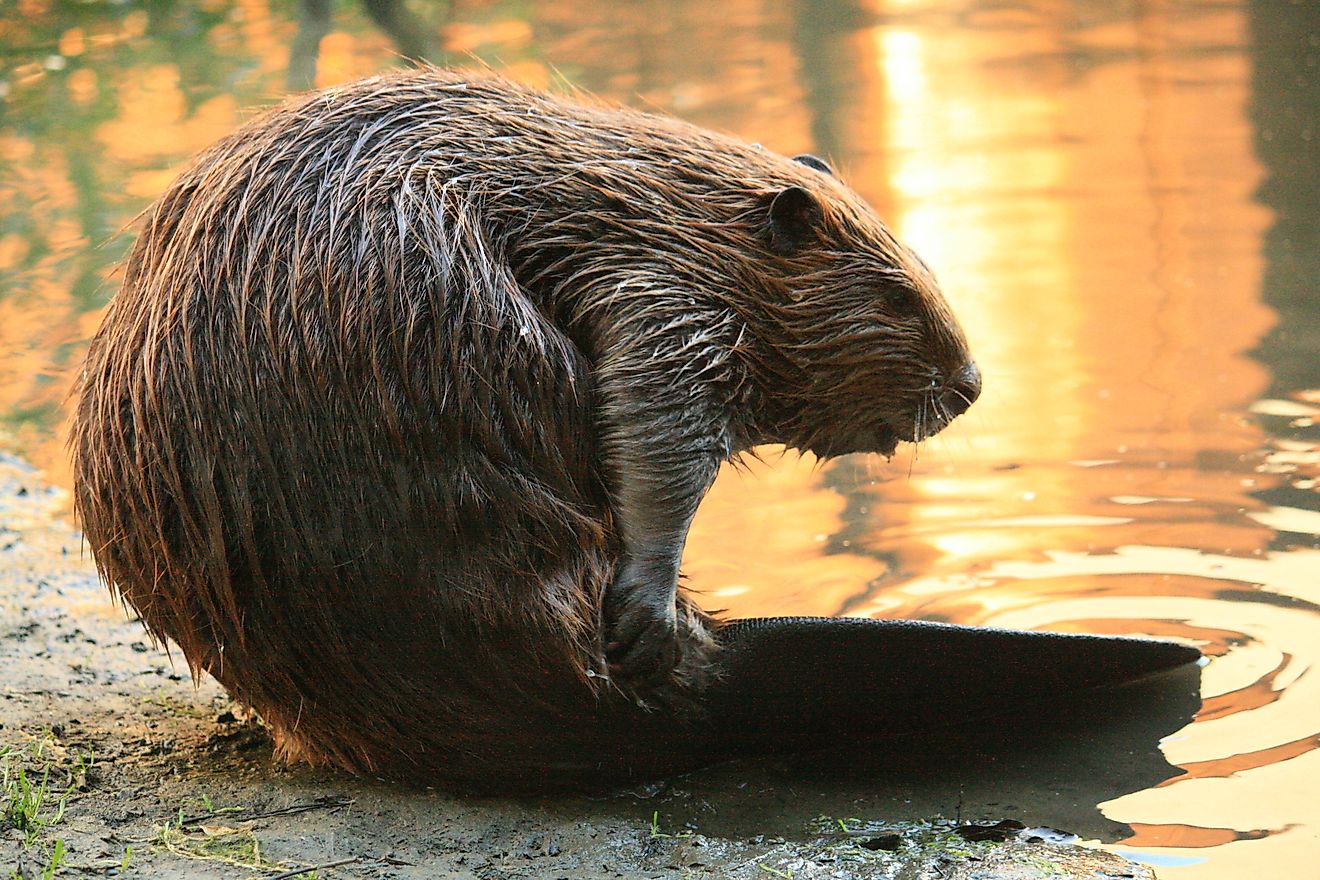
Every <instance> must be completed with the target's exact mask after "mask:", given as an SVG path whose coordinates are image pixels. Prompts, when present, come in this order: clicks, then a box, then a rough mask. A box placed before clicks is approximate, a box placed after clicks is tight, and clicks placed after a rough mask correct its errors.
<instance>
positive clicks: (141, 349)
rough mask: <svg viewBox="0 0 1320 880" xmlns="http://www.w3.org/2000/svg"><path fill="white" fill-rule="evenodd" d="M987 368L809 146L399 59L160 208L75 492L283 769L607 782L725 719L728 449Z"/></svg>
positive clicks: (662, 763) (866, 438) (125, 304)
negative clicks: (710, 547)
mask: <svg viewBox="0 0 1320 880" xmlns="http://www.w3.org/2000/svg"><path fill="white" fill-rule="evenodd" d="M980 384H981V380H980V374H979V372H978V369H977V367H976V365H975V364H974V362H973V360H972V359H971V357H970V355H969V353H968V347H967V342H966V339H965V337H964V334H963V331H962V330H961V329H960V327H959V325H958V323H957V321H956V320H955V318H954V317H953V315H952V313H951V311H950V308H949V306H948V304H947V303H946V301H945V299H944V298H943V296H942V295H941V293H940V290H939V288H938V286H937V284H936V281H935V279H934V277H933V276H932V274H931V271H930V270H929V269H928V268H927V266H926V265H925V264H924V263H923V262H922V261H921V260H920V259H919V258H918V257H917V256H916V255H915V254H914V253H913V252H912V251H911V250H909V249H908V248H907V247H905V246H904V245H902V244H901V243H899V241H898V240H896V239H895V237H894V236H893V235H892V234H891V233H890V231H889V230H888V229H887V228H886V227H885V226H884V224H883V223H882V222H881V221H880V220H879V219H878V218H877V217H876V216H875V214H874V213H873V212H872V210H871V209H870V208H869V207H868V206H867V205H866V203H865V202H864V201H863V200H862V199H861V198H860V197H859V196H858V195H857V194H855V193H854V192H853V191H852V190H850V189H849V188H848V187H847V186H845V185H844V184H843V183H842V182H841V181H840V180H839V178H838V177H837V176H836V175H835V174H834V173H833V171H832V170H831V168H830V167H829V165H827V164H826V163H825V162H823V161H822V160H820V159H817V158H815V157H811V156H801V157H797V158H796V159H791V158H786V157H783V156H780V155H777V154H775V153H773V152H771V151H770V150H767V149H764V148H762V147H760V146H756V145H751V144H747V143H744V142H741V141H738V140H736V139H734V138H731V137H727V136H723V135H720V134H716V133H712V132H709V131H705V130H702V129H700V128H697V127H694V126H692V125H689V124H685V123H683V122H680V121H677V120H674V119H670V118H664V117H661V116H657V115H648V114H644V113H640V112H636V111H632V110H628V109H622V108H618V107H611V106H605V105H602V104H598V103H593V102H591V101H589V100H585V99H580V98H577V99H567V98H562V97H553V96H550V95H547V94H543V93H540V92H538V91H535V90H531V89H528V88H525V87H522V86H520V85H516V84H514V83H511V82H508V81H505V80H503V79H500V78H497V77H494V76H490V75H480V76H472V75H467V74H461V73H455V72H446V71H442V70H437V69H425V70H420V71H410V72H399V73H392V74H388V75H384V76H379V77H375V78H371V79H366V80H363V81H360V82H356V83H352V84H349V85H345V86H342V87H338V88H332V89H328V90H325V91H321V92H316V93H312V94H310V95H307V96H303V97H300V98H297V99H294V100H292V101H290V102H288V103H285V104H283V105H282V106H278V107H276V108H274V109H272V110H270V111H268V112H266V113H264V114H263V115H261V116H259V117H257V118H255V119H253V120H251V121H249V122H248V123H246V124H245V125H243V126H241V127H240V128H239V129H238V130H237V131H235V132H234V133H232V134H231V135H229V136H228V137H225V138H224V139H222V140H221V141H219V142H218V143H217V144H215V145H214V146H213V147H211V148H210V149H208V150H206V151H205V152H203V153H202V154H201V155H200V156H199V157H198V158H197V159H196V160H195V161H194V162H193V164H192V165H191V167H189V168H188V169H187V170H185V171H184V172H183V173H182V174H181V176H180V177H179V178H178V179H177V180H176V181H174V183H173V184H172V185H171V186H170V187H169V188H168V190H167V191H166V192H165V193H164V195H162V196H161V197H160V199H159V200H158V201H157V202H156V203H155V204H154V205H153V206H152V207H151V208H150V209H149V210H148V211H147V212H146V213H145V215H144V218H143V220H142V224H141V231H140V234H139V236H138V238H137V240H136V243H135V245H134V246H133V248H132V251H131V254H130V256H129V257H128V259H127V263H126V267H125V271H124V276H123V284H122V288H121V289H120V290H119V292H118V293H117V295H116V296H115V297H114V298H113V300H112V301H111V303H110V305H109V307H108V308H107V311H106V314H105V316H104V318H103V321H102V324H101V327H100V329H99V331H98V332H97V333H96V335H95V338H94V339H93V340H92V341H91V344H90V347H89V350H88V353H87V358H86V365H85V370H84V373H83V375H82V379H81V383H80V389H79V400H78V404H77V408H76V414H75V419H74V425H73V430H72V440H71V446H72V454H73V459H74V467H75V487H76V488H75V506H76V511H77V514H78V515H79V517H80V520H81V523H82V525H83V528H84V531H85V535H86V538H87V540H88V542H89V545H90V547H91V550H92V553H93V555H94V557H95V560H96V562H97V565H98V567H99V570H100V572H101V574H102V576H103V578H104V579H105V581H106V582H107V583H108V584H109V585H110V586H111V588H112V590H114V591H115V592H116V593H117V595H118V596H119V597H121V599H122V600H123V601H124V602H126V603H127V604H128V605H129V606H131V607H132V608H133V609H134V610H135V611H136V612H137V614H138V615H139V616H140V617H141V619H142V621H143V622H144V623H145V625H146V627H147V628H148V630H149V631H150V633H151V634H152V635H153V636H154V637H155V638H157V639H159V640H164V639H170V640H173V641H174V642H175V643H177V645H178V646H179V648H180V649H181V650H182V652H183V655H184V656H185V657H186V658H187V661H188V663H189V665H190V667H191V669H192V671H193V674H194V676H199V675H200V674H201V673H203V672H205V673H208V674H210V675H212V676H213V677H215V678H216V679H217V680H218V681H219V682H220V683H221V684H222V685H223V686H224V687H225V688H226V689H227V690H228V691H229V693H230V694H231V695H232V696H233V697H234V698H235V699H237V700H239V701H241V702H243V703H245V704H247V705H249V706H251V707H252V708H253V709H255V710H256V712H257V713H259V715H260V717H261V718H262V719H263V720H264V722H265V723H266V724H267V725H268V726H269V727H270V729H271V730H272V732H273V734H274V737H275V740H276V742H277V744H278V747H279V749H280V751H281V754H283V755H284V756H285V757H289V758H294V757H301V758H304V759H306V760H309V761H312V762H314V763H320V764H330V765H335V766H338V767H342V768H347V769H349V770H352V771H357V772H366V773H373V774H377V775H381V776H397V777H403V776H406V777H408V778H410V779H414V780H423V781H427V782H431V781H436V782H442V783H449V784H451V785H454V786H458V787H469V788H481V789H488V790H489V789H516V788H524V787H531V788H539V787H548V786H554V785H559V784H578V783H583V782H589V783H593V784H594V783H596V782H600V781H604V782H609V781H613V780H618V779H622V778H630V777H633V776H637V775H641V774H646V773H654V772H656V771H658V770H664V769H666V768H668V767H670V766H672V764H673V760H674V759H673V758H672V757H667V756H666V755H665V754H664V749H661V748H657V747H656V742H657V739H656V735H652V734H648V735H647V736H649V739H648V738H647V736H642V735H641V733H639V732H642V731H648V730H651V731H654V730H656V729H658V727H657V725H662V724H667V725H670V726H669V727H666V728H665V730H669V729H671V728H672V729H682V727H683V725H684V724H685V723H687V722H686V721H685V720H684V719H688V718H695V717H699V716H700V714H701V711H702V709H701V706H700V700H701V694H702V693H703V691H704V690H705V689H706V688H707V687H708V682H709V679H710V677H711V673H710V670H711V668H712V664H713V663H716V662H717V658H718V652H719V648H718V638H717V635H718V632H719V630H720V628H721V623H720V622H719V621H718V620H716V619H715V618H713V617H712V616H710V615H708V614H706V613H705V612H703V611H702V610H701V609H700V608H699V607H698V606H697V605H696V604H695V603H694V602H693V600H692V599H691V597H689V596H688V595H686V594H685V593H684V591H683V590H682V589H680V587H679V559H680V555H681V553H682V549H683V544H684V539H685V535H686V533H687V530H688V527H689V524H690V523H691V521H692V517H693V514H694V513H695V512H696V509H697V505H698V503H699V502H700V500H701V498H702V496H703V494H704V493H705V492H706V491H707V489H708V488H709V487H710V485H711V483H712V481H713V479H714V477H715V474H716V471H717V469H718V467H719V466H720V464H721V462H723V461H725V460H728V459H730V458H732V457H735V456H737V455H739V454H740V453H742V452H744V451H746V450H748V449H750V448H752V447H754V446H756V445H758V444H765V443H778V444H784V445H786V446H789V447H793V448H797V449H801V450H810V451H811V452H813V453H815V454H816V455H817V456H820V457H822V458H827V457H832V456H838V455H843V454H845V453H852V452H875V453H880V454H882V455H886V456H889V455H892V454H893V453H894V451H895V448H896V446H897V445H898V444H899V443H900V442H904V441H919V440H921V439H923V438H925V437H928V436H930V435H932V434H934V433H935V432H937V431H938V430H940V429H941V428H943V427H944V426H945V425H947V424H948V423H949V422H950V421H951V420H952V419H953V418H954V417H956V416H957V415H959V414H960V413H962V412H963V411H965V410H966V409H967V407H968V406H970V405H971V404H972V402H973V401H975V400H976V398H977V395H978V393H979V391H980ZM665 736H668V734H665ZM675 736H677V734H675ZM662 738H663V737H662Z"/></svg>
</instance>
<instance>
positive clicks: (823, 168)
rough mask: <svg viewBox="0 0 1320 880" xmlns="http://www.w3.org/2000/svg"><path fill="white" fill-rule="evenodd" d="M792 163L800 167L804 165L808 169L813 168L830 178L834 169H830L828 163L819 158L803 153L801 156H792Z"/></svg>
mask: <svg viewBox="0 0 1320 880" xmlns="http://www.w3.org/2000/svg"><path fill="white" fill-rule="evenodd" d="M793 161H794V162H797V163H798V164H800V165H806V166H807V167H808V168H814V169H816V170H817V171H819V172H820V173H822V174H828V175H829V176H830V177H833V176H834V169H833V168H831V167H830V163H829V162H826V161H825V160H824V159H822V158H821V157H820V156H813V155H811V154H810V153H803V154H802V155H801V156H794V157H793Z"/></svg>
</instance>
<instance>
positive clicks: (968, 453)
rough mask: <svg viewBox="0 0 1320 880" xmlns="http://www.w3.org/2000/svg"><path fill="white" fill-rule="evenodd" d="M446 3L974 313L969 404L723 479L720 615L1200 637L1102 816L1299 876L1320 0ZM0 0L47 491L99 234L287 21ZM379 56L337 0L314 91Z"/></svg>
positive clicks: (1311, 647)
mask: <svg viewBox="0 0 1320 880" xmlns="http://www.w3.org/2000/svg"><path fill="white" fill-rule="evenodd" d="M418 10H419V12H423V11H426V10H425V9H424V8H423V7H422V6H421V5H419V6H418ZM437 10H438V11H434V12H426V15H425V16H423V20H422V21H421V22H420V23H419V24H416V25H414V26H412V27H410V28H405V29H404V31H403V36H405V37H407V36H409V35H411V39H413V40H414V41H416V40H417V39H418V38H417V36H416V35H417V34H423V35H431V34H434V35H435V36H434V38H433V42H432V43H431V45H430V48H428V49H427V51H435V52H436V53H437V55H438V57H439V58H440V59H441V60H446V59H451V60H452V59H459V60H461V59H464V58H470V57H475V58H477V59H480V60H482V61H483V62H485V63H489V64H491V65H492V66H494V67H496V68H499V69H501V70H504V71H506V72H507V73H508V74H509V75H511V76H514V77H516V78H518V79H521V80H524V81H528V82H531V83H534V84H539V85H545V86H550V87H553V86H556V85H562V84H563V83H565V82H568V83H572V84H573V85H577V86H581V87H584V88H586V89H588V90H590V91H593V92H596V93H598V94H601V95H603V96H606V97H608V98H612V99H616V100H619V101H624V102H627V103H631V104H635V105H638V106H642V107H651V108H655V109H659V110H664V111H668V112H671V113H675V114H678V115H680V116H683V117H685V118H687V119H690V120H692V121H694V122H697V123H700V124H704V125H708V126H712V127H716V128H720V129H723V130H726V131H731V132H734V133H736V134H739V135H741V136H743V137H746V138H748V139H750V140H755V141H759V142H761V143H764V144H766V145H767V146H769V147H771V148H773V149H776V150H778V151H781V152H784V153H787V154H793V153H797V152H804V151H812V152H816V153H819V154H822V155H828V156H830V157H831V158H832V159H833V161H834V163H835V165H836V166H837V167H838V168H839V169H840V170H841V172H842V174H843V175H844V176H845V177H846V178H847V179H848V180H849V181H850V182H851V183H852V184H853V185H854V186H855V187H856V188H857V189H858V190H860V191H861V192H862V193H863V194H865V195H866V196H867V197H868V198H869V199H870V200H871V201H872V203H873V204H875V205H876V207H877V208H878V209H879V210H880V211H881V213H882V214H883V215H884V216H885V217H886V218H888V220H889V221H890V223H891V225H892V226H893V227H894V228H895V229H896V230H897V231H898V233H899V234H900V235H901V236H903V237H904V238H906V239H907V240H908V241H909V242H910V243H912V244H913V245H914V246H915V247H916V248H917V250H918V251H919V252H921V253H922V254H923V255H924V256H925V258H926V259H927V261H928V262H929V263H931V264H932V266H934V267H935V268H936V270H937V272H938V273H939V275H940V278H941V281H942V283H943V285H944V287H945V289H946V291H947V292H948V295H949V298H950V299H951V300H952V302H953V303H954V305H955V307H956V309H957V311H958V312H959V314H960V315H961V316H962V319H963V322H964V324H965V326H966V328H967V331H968V335H969V337H970V339H971V343H972V345H973V348H974V350H975V352H976V354H977V357H978V360H979V362H980V364H981V366H982V372H983V374H984V375H985V377H986V378H985V385H986V390H985V393H984V395H983V396H982V399H981V401H980V402H978V403H977V405H976V406H975V407H974V408H973V409H972V411H971V412H970V413H969V414H968V415H967V416H965V417H964V418H962V419H959V420H958V422H957V423H956V424H955V425H954V427H953V428H951V429H950V430H949V431H947V432H945V434H943V435H941V436H940V437H938V438H936V439H935V440H933V441H931V442H928V443H927V444H925V445H923V446H922V447H921V449H920V450H919V451H918V452H917V453H914V452H913V451H912V450H910V449H905V450H904V451H901V452H900V454H899V456H898V457H896V458H895V459H894V460H893V461H892V462H889V463H885V462H884V461H882V460H880V459H868V458H858V459H844V460H840V461H837V462H833V463H829V464H826V465H824V466H817V464H816V463H814V462H812V461H810V460H801V459H798V458H796V457H795V456H793V455H791V454H789V455H783V456H780V455H779V454H778V453H777V452H776V451H774V450H767V451H766V454H765V455H764V463H753V464H752V465H751V467H750V468H749V473H747V474H738V473H735V472H729V473H726V474H724V475H723V476H722V477H721V478H720V480H719V482H718V483H717V485H716V487H715V489H714V490H713V492H712V494H711V496H710V497H709V498H708V500H707V501H706V503H705V505H704V506H703V508H702V510H701V513H700V515H699V517H698V521H697V523H696V525H695V526H694V529H693V533H692V536H691V539H690V541H689V546H688V552H687V557H686V570H687V572H688V574H689V576H690V579H691V583H692V585H693V586H694V587H696V588H697V589H699V590H702V591H704V592H705V593H706V595H707V596H708V597H709V598H708V600H707V601H708V604H709V605H711V606H718V607H724V608H727V609H729V610H730V612H732V613H735V614H739V615H752V614H777V613H779V614H782V613H811V614H832V615H839V614H852V615H868V616H869V615H874V616H900V617H922V618H928V619H937V620H950V621H955V622H960V623H976V624H992V625H1000V626H1017V627H1028V628H1050V629H1064V630H1076V631H1087V632H1112V633H1137V634H1151V635H1160V636H1172V637H1177V638H1184V639H1190V640H1193V641H1194V642H1196V643H1197V644H1199V645H1201V646H1202V647H1203V650H1204V651H1205V652H1206V653H1207V654H1208V655H1209V656H1211V657H1212V658H1213V660H1212V662H1211V663H1210V664H1209V666H1208V667H1207V668H1206V669H1205V672H1204V679H1203V694H1202V696H1203V701H1204V702H1203V706H1202V709H1201V711H1200V712H1199V713H1198V715H1197V717H1196V720H1195V721H1194V723H1192V724H1190V725H1189V726H1187V727H1186V728H1185V729H1183V730H1181V731H1180V732H1178V733H1177V734H1176V735H1174V736H1171V737H1168V738H1167V739H1166V740H1165V741H1164V742H1163V743H1162V746H1161V749H1162V751H1163V757H1164V759H1166V760H1167V761H1168V762H1169V763H1171V764H1173V765H1175V766H1176V767H1177V768H1181V775H1178V776H1175V777H1174V778H1173V779H1170V780H1168V781H1166V782H1164V783H1161V784H1158V785H1154V786H1153V787H1149V788H1143V789H1142V790H1139V791H1136V792H1134V793H1131V794H1126V795H1123V796H1120V797H1117V798H1114V799H1111V800H1107V801H1105V802H1104V803H1101V804H1099V805H1098V806H1099V809H1100V810H1101V811H1102V812H1103V814H1104V815H1105V817H1106V818H1107V819H1109V820H1111V821H1112V822H1113V823H1115V824H1116V825H1118V826H1119V827H1123V826H1126V827H1127V828H1130V829H1131V835H1130V836H1129V837H1127V839H1125V840H1123V841H1122V842H1121V843H1119V844H1118V845H1117V848H1119V849H1120V850H1122V851H1124V852H1128V853H1135V854H1139V856H1140V857H1142V858H1145V859H1148V860H1151V861H1152V862H1154V863H1157V864H1159V865H1161V866H1163V867H1161V869H1160V872H1161V876H1163V877H1166V878H1189V880H1190V878H1195V880H1210V878H1236V877H1241V876H1246V875H1247V874H1248V872H1250V871H1252V870H1253V869H1267V870H1268V871H1269V873H1270V874H1271V876H1277V877H1298V878H1301V877H1310V876H1314V871H1315V868H1314V856H1315V854H1316V853H1317V852H1318V851H1320V849H1318V845H1317V840H1316V835H1317V828H1320V802H1318V801H1317V800H1316V799H1315V798H1314V796H1313V792H1314V791H1315V790H1316V789H1317V787H1320V753H1317V750H1316V746H1317V744H1318V743H1320V678H1318V677H1317V670H1316V669H1315V666H1316V663H1317V660H1318V659H1320V656H1318V655H1320V613H1317V609H1318V604H1317V603H1320V495H1318V494H1317V480H1320V428H1318V427H1317V425H1316V422H1317V420H1320V357H1318V356H1317V352H1320V290H1317V282H1316V280H1315V279H1316V278H1317V277H1320V233H1317V230H1318V229H1320V7H1317V6H1316V5H1315V4H1314V3H1310V2H1303V3H1285V2H1282V0H1261V2H1256V3H1235V2H1190V0H1188V2H1175V0H1163V2H1160V0H1152V2H1144V3H1136V2H1127V3H1125V2H1117V0H1115V2H1105V3H1088V4H1062V3H1055V2H1048V0H1038V2H1021V3H999V2H974V0H947V2H929V3H923V2H900V0H893V2H888V3H886V2H880V0H876V2H874V3H869V4H868V3H859V4H858V5H856V6H853V5H849V4H845V3H840V2H814V3H808V2H806V0H802V2H799V3H789V4H783V3H777V2H772V0H727V2H724V3H718V4H712V3H709V2H671V3H655V2H653V3H638V4H619V3H611V2H608V0H593V2H582V3H575V4H571V5H569V4H553V3H542V4H536V3H528V2H518V3H515V2H504V3H501V2H480V3H478V2H471V0H468V2H462V0H460V2H455V3H453V4H452V7H451V8H450V9H449V11H448V12H445V11H442V10H440V8H439V7H437ZM0 16H2V17H0V50H2V51H3V56H2V57H3V64H4V69H3V73H0V96H2V98H0V447H4V448H7V449H10V450H13V451H17V452H20V453H21V454H23V455H25V456H27V457H28V458H30V459H32V460H34V461H36V462H37V463H38V464H40V465H41V466H42V467H44V468H45V469H46V470H47V473H48V474H49V475H50V476H51V478H52V479H53V480H55V481H57V482H67V466H66V464H65V463H64V455H63V451H62V447H61V439H60V425H61V422H62V420H63V418H64V416H65V413H66V411H67V405H66V395H67V392H68V387H69V384H70V381H71V376H72V373H73V370H74V369H75V368H76V364H77V362H78V358H79V356H80V353H81V351H82V346H83V341H84V340H85V339H86V338H87V336H88V335H89V334H90V333H91V332H92V330H93V329H94V328H95V326H96V323H97V320H98V316H99V312H100V309H101V308H102V306H103V305H104V303H105V301H106V299H107V298H108V297H109V296H110V294H111V293H112V292H113V291H114V289H115V284H116V277H115V274H114V266H115V263H116V260H118V259H119V258H120V257H121V256H122V254H123V253H124V250H125V248H126V247H127V244H128V241H129V239H128V237H127V236H126V235H124V234H122V233H121V232H120V230H121V228H122V227H123V226H124V225H125V224H127V223H129V222H130V221H131V219H132V217H133V216H134V214H135V213H136V212H137V211H139V210H140V209H141V208H143V207H144V206H145V205H146V204H147V203H148V202H149V200H150V199H151V198H152V197H153V196H154V195H155V194H157V193H158V192H159V191H160V190H161V189H162V187H164V185H165V184H166V183H167V182H168V180H169V179H170V178H171V177H172V175H173V174H174V173H175V172H176V171H177V169H178V168H179V166H180V163H182V162H183V161H184V160H185V159H186V157H187V156H189V155H190V154H192V153H193V152H195V151H196V150H198V149H200V148H201V147H203V146H205V145H206V144H208V143H209V142H211V141H212V140H214V139H216V138H217V137H219V136H220V135H222V134H224V133H226V132H228V131H230V130H231V129H232V128H233V127H234V126H235V125H237V124H238V122H239V121H241V120H242V119H243V118H245V116H246V114H247V112H248V110H249V108H252V107H255V106H259V105H262V104H264V103H267V102H269V101H271V100H274V99H277V98H278V97H279V96H280V95H281V94H284V93H285V92H286V91H287V88H288V80H289V76H288V73H287V71H288V70H289V69H290V46H291V45H293V44H294V43H295V42H296V36H297V32H298V29H299V24H298V18H299V11H298V7H297V6H296V5H295V4H293V3H274V4H269V5H268V4H267V3H266V2H263V0H238V2H230V0H211V2H203V3H200V4H190V3H171V2H166V0H160V2H150V3H136V2H131V0H130V2H122V3H115V4H109V5H94V4H65V3H56V2H42V0H23V2H20V3H18V4H17V6H11V7H6V11H5V12H3V13H0ZM305 27H307V30H306V31H305V33H310V32H311V28H310V26H305ZM422 42H423V43H425V42H426V39H423V40H422ZM409 51H411V50H409ZM395 52H396V49H395V43H393V42H392V41H391V38H390V37H389V36H387V35H386V34H385V33H384V32H383V31H381V30H380V29H378V28H377V27H376V26H374V24H373V23H372V22H371V21H370V20H369V19H368V18H367V17H366V16H365V14H364V13H362V12H361V11H360V10H359V9H358V8H357V7H356V6H353V5H352V4H340V5H339V7H337V8H336V9H335V10H334V18H333V20H332V21H331V22H330V24H329V33H328V34H327V36H326V37H325V38H324V40H323V41H322V43H321V51H320V57H319V65H318V67H317V72H316V77H317V82H319V83H320V84H330V83H334V82H340V81H343V80H346V79H350V78H353V77H356V76H359V75H364V74H368V73H371V72H373V71H376V70H378V69H380V68H381V67H383V66H386V65H389V64H391V63H394V58H395ZM292 66H293V68H294V70H295V74H294V76H295V78H296V77H298V76H303V77H308V76H310V72H311V67H310V60H309V58H308V57H307V56H306V54H305V53H304V54H302V55H301V56H299V57H295V58H294V59H293V65H292ZM1102 757H1103V756H1102ZM1118 757H1119V756H1117V755H1115V756H1114V759H1115V760H1117V759H1118ZM993 782H994V780H993V777H991V779H990V782H989V783H988V784H990V785H993Z"/></svg>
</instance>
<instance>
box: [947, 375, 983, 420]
mask: <svg viewBox="0 0 1320 880" xmlns="http://www.w3.org/2000/svg"><path fill="white" fill-rule="evenodd" d="M980 396H981V371H980V370H978V369H977V368H976V363H975V362H974V361H968V362H967V363H965V364H963V366H962V369H960V370H958V372H956V373H954V374H953V375H952V376H950V377H949V379H948V381H946V382H945V383H944V388H943V390H942V391H940V409H941V410H943V411H944V414H945V417H946V420H947V421H950V422H951V421H953V420H954V419H955V418H957V417H958V416H960V415H962V414H963V413H965V412H967V409H968V408H969V407H970V406H971V405H972V404H973V403H975V402H976V398H978V397H980Z"/></svg>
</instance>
